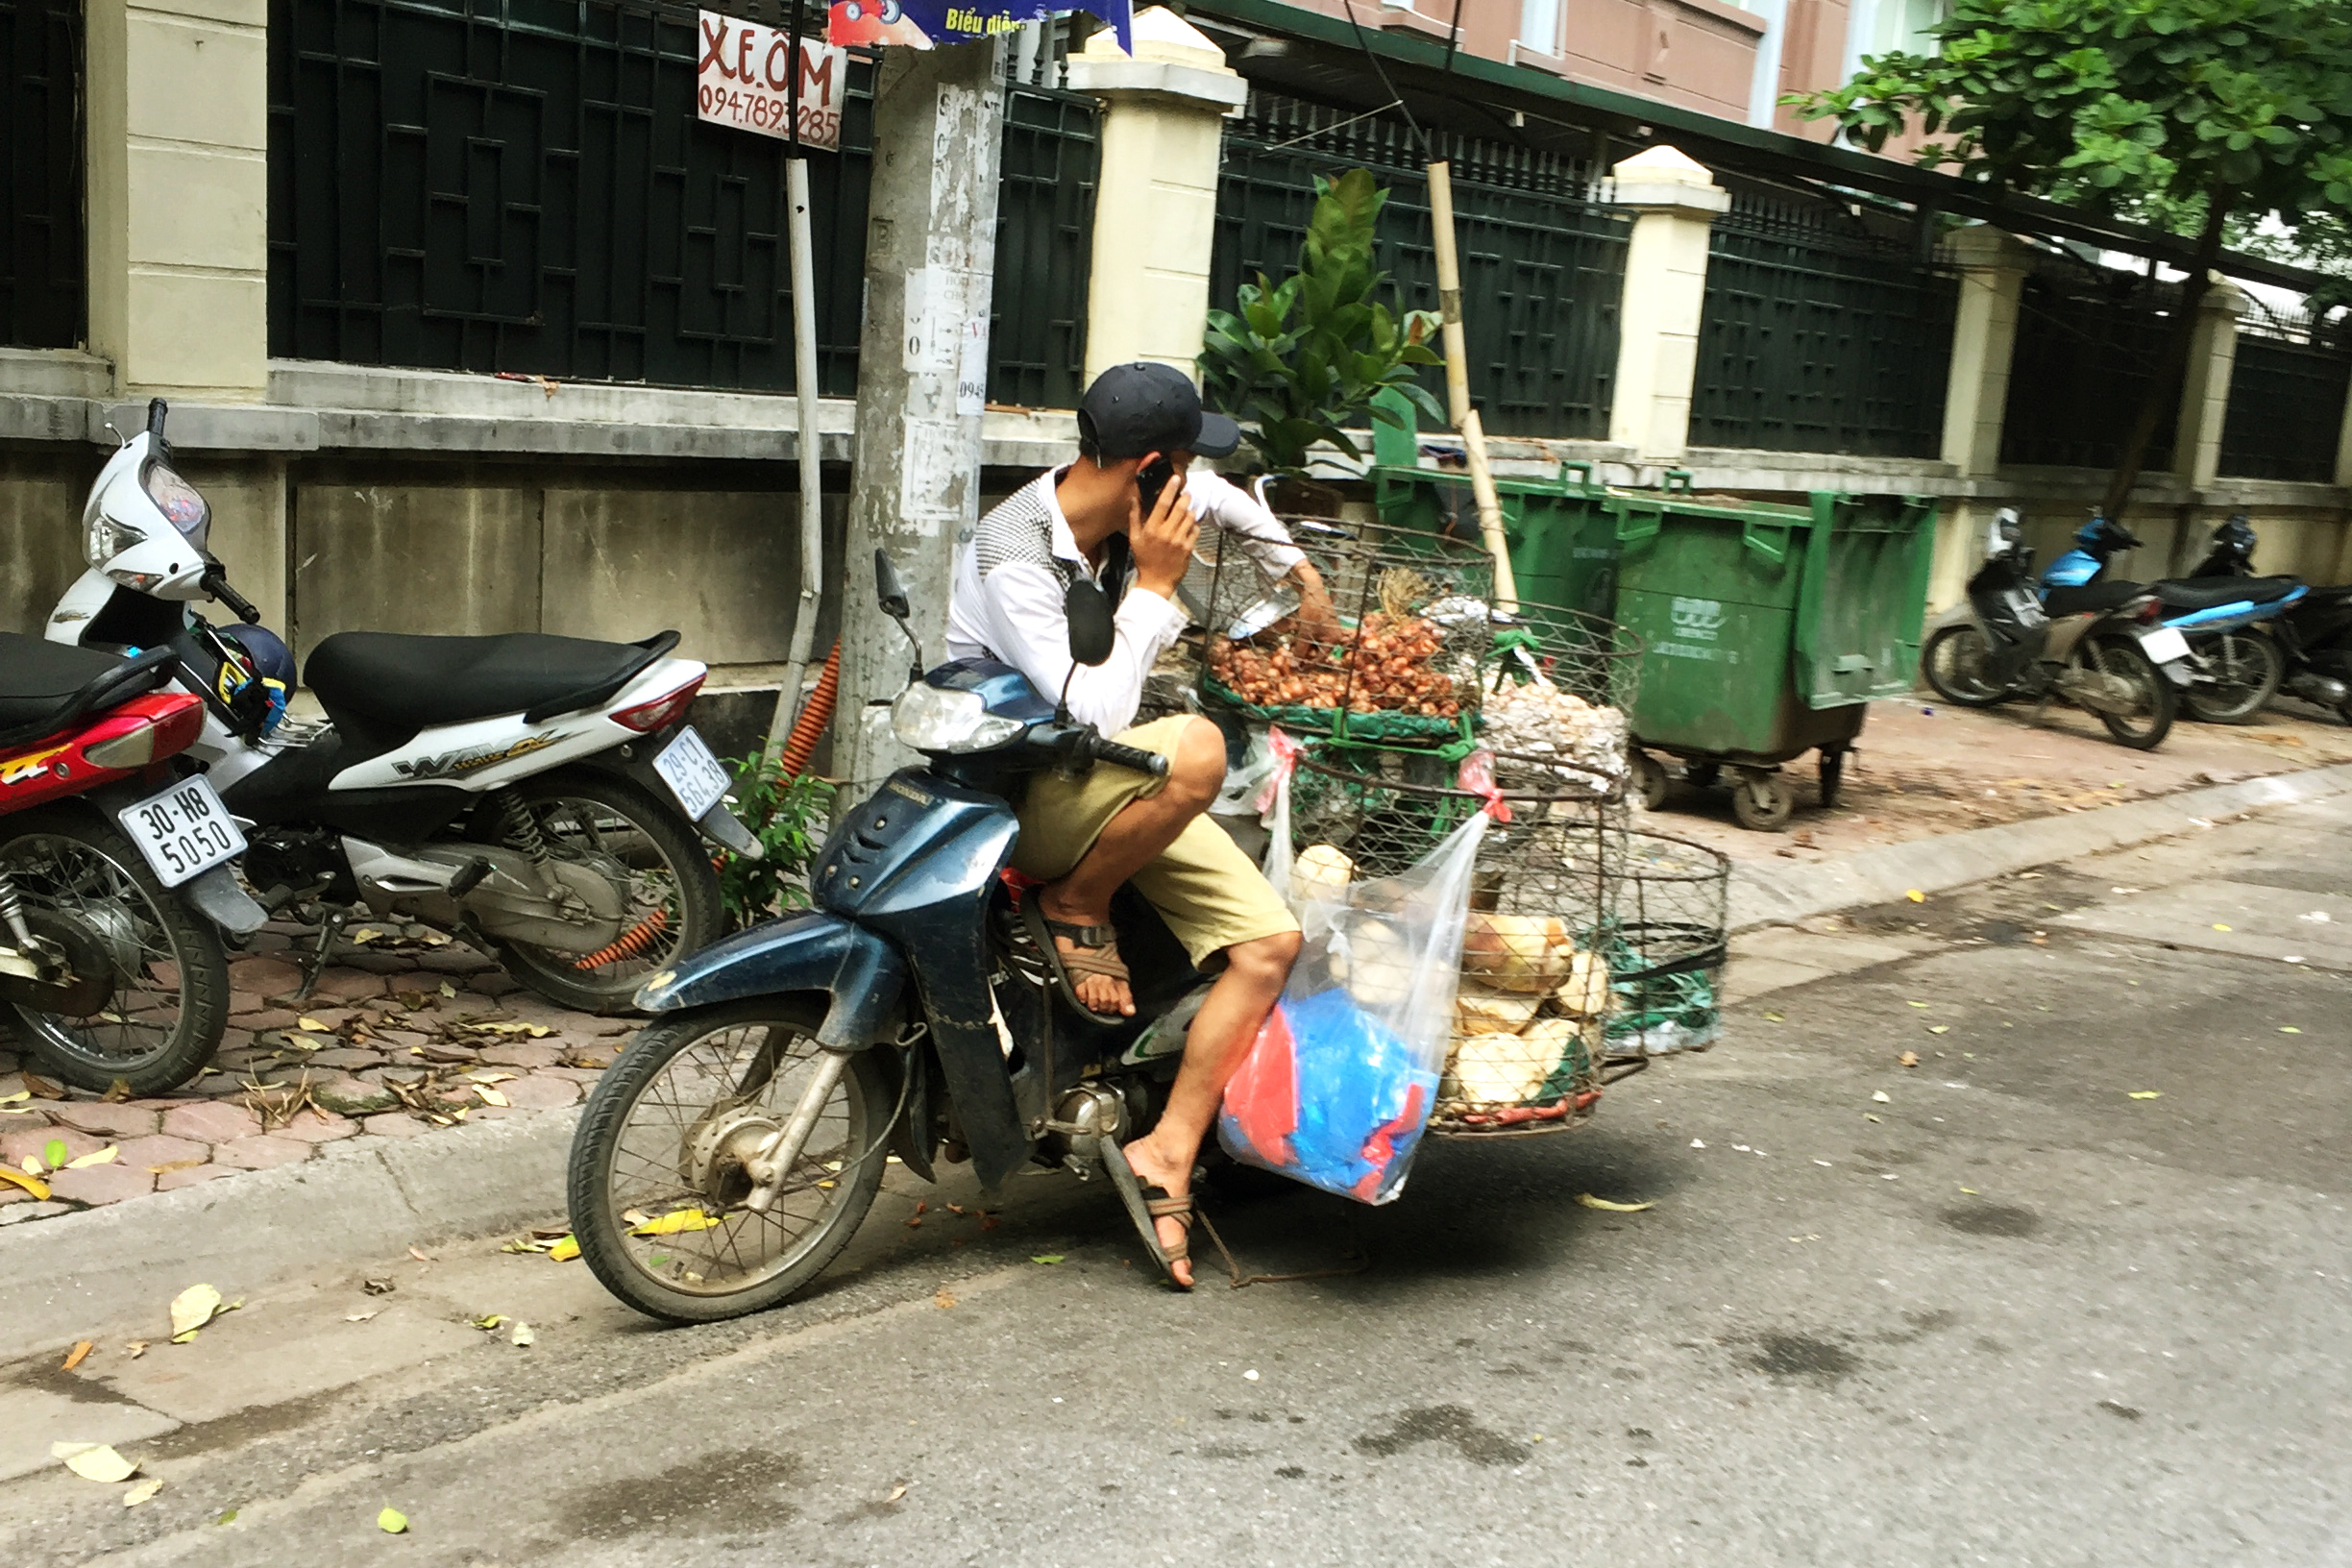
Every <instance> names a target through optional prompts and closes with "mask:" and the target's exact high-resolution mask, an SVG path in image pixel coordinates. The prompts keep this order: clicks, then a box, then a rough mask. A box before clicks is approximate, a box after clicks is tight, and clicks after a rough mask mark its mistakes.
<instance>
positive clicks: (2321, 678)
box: [2287, 671, 2352, 708]
mask: <svg viewBox="0 0 2352 1568" xmlns="http://www.w3.org/2000/svg"><path fill="white" fill-rule="evenodd" d="M2287 689H2288V690H2289V691H2291V692H2292V693H2293V694H2294V695H2295V696H2297V697H2299V698H2304V699H2306V700H2307V701H2312V702H2316V703H2318V704H2319V705H2320V706H2321V707H2327V708H2335V707H2341V706H2342V705H2343V704H2344V702H2345V701H2347V700H2352V687H2347V686H2346V685H2345V684H2344V683H2343V682H2342V681H2340V680H2338V679H2337V678H2336V677H2335V676H2333V675H2322V674H2313V673H2312V672H2309V671H2306V672H2305V673H2303V674H2299V675H2293V676H2291V677H2289V679H2288V681H2287Z"/></svg>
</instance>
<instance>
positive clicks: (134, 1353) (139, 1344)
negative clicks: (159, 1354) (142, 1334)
mask: <svg viewBox="0 0 2352 1568" xmlns="http://www.w3.org/2000/svg"><path fill="white" fill-rule="evenodd" d="M123 1354H125V1355H126V1356H129V1357H130V1358H131V1359H132V1360H138V1359H139V1358H140V1357H141V1356H144V1355H146V1354H147V1341H146V1340H144V1339H130V1340H126V1341H124V1343H123Z"/></svg>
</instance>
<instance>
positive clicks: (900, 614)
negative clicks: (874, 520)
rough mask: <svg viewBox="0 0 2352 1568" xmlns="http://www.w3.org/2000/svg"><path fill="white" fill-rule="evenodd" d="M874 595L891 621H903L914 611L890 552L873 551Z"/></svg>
mask: <svg viewBox="0 0 2352 1568" xmlns="http://www.w3.org/2000/svg"><path fill="white" fill-rule="evenodd" d="M874 597H875V598H876V599H877V600H880V601H881V605H882V613H883V614H884V615H887V616H889V617H890V618H891V619H892V620H893V621H904V620H905V619H906V618H907V617H908V616H910V615H912V614H914V613H915V609H914V605H913V603H912V602H911V601H910V600H908V599H907V590H906V583H905V582H904V581H902V580H900V578H899V576H898V569H897V568H896V567H894V566H893V565H892V564H891V558H890V552H889V551H885V550H881V549H879V548H877V549H876V550H875V551H874Z"/></svg>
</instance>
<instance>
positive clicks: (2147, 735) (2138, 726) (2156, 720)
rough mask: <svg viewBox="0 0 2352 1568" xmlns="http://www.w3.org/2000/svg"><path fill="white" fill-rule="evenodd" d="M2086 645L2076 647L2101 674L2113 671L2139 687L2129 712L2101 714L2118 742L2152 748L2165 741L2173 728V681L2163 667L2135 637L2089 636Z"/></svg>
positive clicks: (2101, 718)
mask: <svg viewBox="0 0 2352 1568" xmlns="http://www.w3.org/2000/svg"><path fill="white" fill-rule="evenodd" d="M2084 643H2085V646H2084V647H2082V648H2080V649H2076V650H2075V655H2074V656H2075V657H2076V658H2078V659H2082V660H2083V661H2084V662H2085V663H2087V664H2089V665H2090V666H2091V667H2092V668H2093V669H2095V670H2096V671H2098V672H2099V673H2100V674H2105V675H2112V676H2114V677H2115V678H2117V679H2118V680H2122V681H2126V682H2129V683H2130V684H2131V685H2132V686H2133V687H2134V688H2135V689H2136V691H2137V694H2138V701H2137V704H2136V705H2135V706H2134V707H2133V709H2132V711H2131V712H2130V713H2107V712H2103V711H2102V712H2101V713H2100V714H2099V716H2098V717H2099V723H2102V724H2105V725H2106V726H2107V733H2108V734H2109V735H2110V736H2112V737H2114V739H2115V741H2116V743H2117V744H2118V745H2119V746H2128V747H2131V748H2132V749H2133V750H2135V751H2152V750H2154V749H2155V748H2156V747H2159V746H2162V745H2163V744H2164V738H2165V737H2166V736H2167V735H2169V734H2170V733H2171V732H2172V714H2173V701H2174V699H2173V696H2172V683H2171V682H2170V681H2169V680H2168V679H2166V678H2165V674H2164V672H2163V671H2161V670H2159V669H2157V668H2156V663H2155V661H2154V660H2153V659H2150V658H2149V657H2148V656H2147V654H2146V653H2145V652H2144V650H2142V649H2141V647H2140V643H2139V640H2138V639H2137V638H2133V637H2118V636H2112V635H2111V636H2104V637H2090V638H2086V639H2085V640H2084Z"/></svg>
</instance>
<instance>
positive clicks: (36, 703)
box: [0, 632, 174, 746]
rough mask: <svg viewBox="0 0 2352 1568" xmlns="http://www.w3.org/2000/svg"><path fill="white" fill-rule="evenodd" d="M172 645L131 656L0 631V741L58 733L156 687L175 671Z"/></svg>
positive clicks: (27, 739) (13, 743) (23, 740)
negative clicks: (83, 719)
mask: <svg viewBox="0 0 2352 1568" xmlns="http://www.w3.org/2000/svg"><path fill="white" fill-rule="evenodd" d="M173 662H174V659H173V654H172V650H171V649H168V648H156V649H147V650H146V651H145V652H143V653H139V654H137V655H135V656H134V657H132V658H128V659H126V658H122V657H120V656H119V655H117V654H113V653H100V652H98V651H96V650H95V649H86V648H75V647H73V646H72V645H71V644H68V643H51V642H44V641H42V640H41V639H40V638H38V637H28V636H25V635H24V634H22V633H21V632H0V746H16V745H21V744H23V743H26V742H30V741H37V740H39V739H41V738H42V737H43V736H45V735H54V734H56V733H57V732H58V731H59V730H61V729H63V728H65V727H66V726H68V725H69V724H72V723H75V722H76V721H77V720H79V719H82V718H83V717H85V716H86V715H88V714H93V713H100V712H103V711H105V710H106V709H108V708H110V707H113V706H114V705H115V704H116V703H118V702H127V701H129V700H130V699H131V698H135V697H137V696H139V695H140V694H142V693H145V692H151V691H154V690H155V689H156V688H157V687H158V686H160V685H162V684H163V683H164V681H165V680H167V679H168V678H169V677H170V675H171V669H172V664H173Z"/></svg>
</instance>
